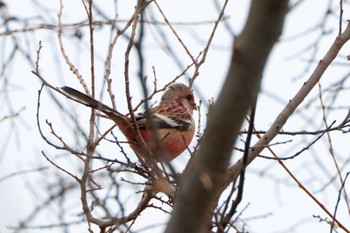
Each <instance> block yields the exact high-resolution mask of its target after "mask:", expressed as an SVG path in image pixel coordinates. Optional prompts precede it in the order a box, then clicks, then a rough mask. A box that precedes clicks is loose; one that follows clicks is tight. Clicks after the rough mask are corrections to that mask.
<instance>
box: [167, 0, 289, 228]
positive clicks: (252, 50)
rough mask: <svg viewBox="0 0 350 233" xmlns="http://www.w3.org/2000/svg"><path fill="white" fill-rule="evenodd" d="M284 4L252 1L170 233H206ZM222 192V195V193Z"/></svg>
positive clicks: (188, 170)
mask: <svg viewBox="0 0 350 233" xmlns="http://www.w3.org/2000/svg"><path fill="white" fill-rule="evenodd" d="M287 7H288V1H286V0H279V1H275V0H253V1H252V4H251V8H250V12H249V16H248V19H247V22H246V25H245V27H244V29H243V31H242V33H241V35H240V36H238V37H237V38H236V39H235V42H234V48H233V55H232V60H231V66H230V68H229V71H228V74H227V77H226V80H225V84H224V86H223V89H222V91H221V94H220V96H219V98H218V100H217V102H216V104H215V106H214V108H213V110H212V111H211V112H210V115H209V118H208V123H207V128H206V132H205V136H204V138H203V141H202V143H201V146H200V148H199V150H198V151H197V153H196V154H195V155H194V158H193V159H192V161H191V162H190V163H189V164H188V166H187V167H186V169H185V172H184V174H183V176H182V179H181V184H180V190H179V193H178V196H177V199H176V203H175V207H174V211H173V215H172V217H171V219H170V221H169V224H168V226H167V229H166V232H167V233H181V232H186V233H187V232H191V233H195V232H203V231H204V229H205V226H208V224H209V223H210V220H211V213H212V211H211V206H212V201H213V200H214V199H215V197H216V196H217V192H218V189H217V188H218V187H220V186H221V185H222V184H223V182H224V180H225V171H226V169H227V167H228V162H229V159H230V156H231V153H232V147H233V144H234V142H235V141H236V138H237V135H238V133H239V130H240V127H241V124H242V122H243V119H244V116H245V115H246V113H247V111H248V109H249V107H250V105H251V104H252V103H253V101H254V100H255V98H256V96H257V93H258V91H259V87H260V82H261V77H262V72H263V69H264V66H265V64H266V61H267V58H268V55H269V54H270V52H271V49H272V47H273V45H274V44H275V43H276V41H277V39H278V37H279V36H280V34H281V31H282V26H283V21H284V17H285V14H286V12H287ZM220 192H222V190H220Z"/></svg>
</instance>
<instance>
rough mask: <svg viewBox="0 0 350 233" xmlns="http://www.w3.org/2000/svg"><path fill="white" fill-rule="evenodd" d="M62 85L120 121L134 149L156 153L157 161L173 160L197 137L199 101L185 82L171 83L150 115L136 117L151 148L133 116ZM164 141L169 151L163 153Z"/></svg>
mask: <svg viewBox="0 0 350 233" xmlns="http://www.w3.org/2000/svg"><path fill="white" fill-rule="evenodd" d="M61 89H62V90H63V91H64V92H65V93H67V94H68V95H69V96H70V97H71V98H72V99H73V100H75V101H77V102H79V103H81V104H84V105H86V106H88V107H91V108H94V109H97V110H99V111H101V112H103V113H104V114H106V115H107V117H108V118H110V119H111V120H113V121H114V122H115V123H116V124H117V126H118V127H119V129H120V130H121V131H122V133H123V134H124V135H125V137H126V138H127V140H128V141H129V143H130V147H131V148H132V149H133V150H134V152H135V153H136V154H137V155H138V156H141V157H143V158H149V157H150V156H154V158H155V159H156V160H157V161H170V160H173V159H175V158H176V157H177V156H179V155H180V154H181V153H182V152H183V151H184V150H186V148H187V147H188V145H189V144H190V143H191V141H192V139H193V136H194V132H195V122H194V119H193V116H192V114H193V110H197V105H196V103H195V100H194V95H193V92H192V90H191V89H190V88H189V87H187V86H186V85H184V84H181V83H174V84H171V85H170V86H169V87H168V88H167V90H166V91H165V92H164V94H163V96H162V97H161V100H160V103H159V105H158V106H156V107H154V108H151V109H149V114H148V115H147V114H140V115H139V116H137V117H136V118H135V120H136V122H135V123H136V125H137V127H138V128H139V131H140V135H141V137H142V138H143V140H144V141H145V143H146V145H147V147H148V148H145V147H144V146H143V145H142V144H141V142H140V141H138V140H137V134H136V130H135V128H133V126H134V125H133V124H132V119H131V118H130V117H128V116H126V115H124V114H121V113H119V112H118V111H116V110H114V109H112V108H110V107H108V106H107V105H105V104H103V103H101V102H99V101H97V100H95V99H93V98H91V97H90V96H87V95H85V94H83V93H81V92H80V91H77V90H75V89H73V88H70V87H67V86H65V87H62V88H61ZM146 116H148V117H146ZM161 145H162V146H164V147H163V148H165V150H166V152H167V153H161V151H162V150H160V146H161ZM162 152H164V151H162Z"/></svg>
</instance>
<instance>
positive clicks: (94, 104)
mask: <svg viewBox="0 0 350 233" xmlns="http://www.w3.org/2000/svg"><path fill="white" fill-rule="evenodd" d="M61 90H63V91H64V92H65V93H66V94H68V96H69V97H70V98H71V99H73V100H74V101H76V102H78V103H80V104H83V105H85V106H88V107H90V108H94V109H96V110H99V111H101V112H103V113H105V114H106V115H107V116H109V117H110V118H112V120H114V121H116V120H118V118H119V120H122V121H125V120H126V117H125V116H124V115H123V114H121V113H119V112H118V111H116V110H114V109H113V108H110V107H108V106H107V105H105V104H103V103H101V102H100V101H98V100H95V99H94V98H91V97H90V96H88V95H85V94H84V93H82V92H80V91H77V90H75V89H73V88H71V87H67V86H65V87H61Z"/></svg>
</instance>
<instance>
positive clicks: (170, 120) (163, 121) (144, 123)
mask: <svg viewBox="0 0 350 233" xmlns="http://www.w3.org/2000/svg"><path fill="white" fill-rule="evenodd" d="M136 122H137V125H138V127H139V128H140V129H145V128H150V127H151V126H153V127H155V128H156V129H160V128H163V129H164V128H167V129H179V130H187V129H188V128H189V127H190V126H191V121H190V120H185V119H179V118H177V117H171V116H166V115H162V114H157V113H154V114H151V115H150V120H148V119H147V117H146V115H145V114H141V115H139V117H136Z"/></svg>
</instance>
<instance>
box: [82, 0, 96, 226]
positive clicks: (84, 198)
mask: <svg viewBox="0 0 350 233" xmlns="http://www.w3.org/2000/svg"><path fill="white" fill-rule="evenodd" d="M82 3H83V5H84V8H85V11H86V13H87V16H88V20H89V32H90V62H91V64H90V69H91V91H92V97H93V98H94V96H95V68H94V31H93V15H92V0H89V7H87V6H86V3H85V1H84V0H82ZM89 122H90V129H89V138H88V145H87V153H86V158H85V160H84V170H83V174H82V177H81V182H80V188H81V202H82V206H83V211H84V214H85V217H86V220H87V221H88V225H89V231H91V232H92V230H91V225H90V222H91V220H92V218H93V217H92V214H91V210H90V208H89V204H88V200H87V193H88V190H87V181H88V179H89V177H90V166H91V161H92V157H93V154H94V151H95V147H96V144H95V142H94V140H95V110H94V109H91V115H90V121H89Z"/></svg>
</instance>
